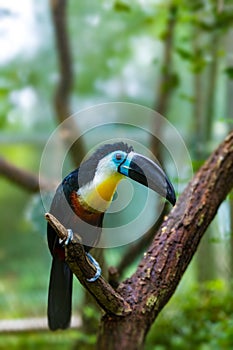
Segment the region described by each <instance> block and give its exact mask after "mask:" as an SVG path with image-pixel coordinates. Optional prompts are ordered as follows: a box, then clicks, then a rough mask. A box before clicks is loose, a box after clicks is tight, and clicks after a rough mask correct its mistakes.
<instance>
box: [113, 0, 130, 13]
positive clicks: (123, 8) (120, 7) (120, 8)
mask: <svg viewBox="0 0 233 350" xmlns="http://www.w3.org/2000/svg"><path fill="white" fill-rule="evenodd" d="M114 10H115V11H117V12H130V11H131V8H130V6H129V5H128V4H126V3H124V2H121V1H116V2H115V4H114Z"/></svg>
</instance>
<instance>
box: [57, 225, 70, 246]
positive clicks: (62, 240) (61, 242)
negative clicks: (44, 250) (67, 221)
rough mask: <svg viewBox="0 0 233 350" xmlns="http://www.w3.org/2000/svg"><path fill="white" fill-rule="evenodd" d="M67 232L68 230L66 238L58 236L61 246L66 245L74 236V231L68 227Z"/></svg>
mask: <svg viewBox="0 0 233 350" xmlns="http://www.w3.org/2000/svg"><path fill="white" fill-rule="evenodd" d="M67 232H68V236H67V238H66V239H61V238H59V243H60V244H62V245H63V246H66V245H68V244H69V243H70V242H71V240H72V239H73V237H74V233H73V231H72V230H71V229H70V228H69V229H67Z"/></svg>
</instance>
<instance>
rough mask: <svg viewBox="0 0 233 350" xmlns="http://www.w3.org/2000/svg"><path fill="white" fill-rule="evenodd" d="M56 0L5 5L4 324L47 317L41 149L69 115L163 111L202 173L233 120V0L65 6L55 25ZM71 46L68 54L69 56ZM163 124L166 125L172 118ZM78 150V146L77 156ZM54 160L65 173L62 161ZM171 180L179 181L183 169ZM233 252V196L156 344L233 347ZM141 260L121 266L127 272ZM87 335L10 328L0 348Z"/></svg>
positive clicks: (113, 259)
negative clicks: (18, 175)
mask: <svg viewBox="0 0 233 350" xmlns="http://www.w3.org/2000/svg"><path fill="white" fill-rule="evenodd" d="M56 3H57V1H51V2H49V1H48V0H47V1H46V0H43V1H40V2H36V1H33V0H22V1H21V2H20V3H18V2H14V1H13V0H12V1H9V2H8V3H7V4H6V3H5V1H0V43H1V53H0V74H1V78H0V101H1V103H0V175H2V176H1V177H0V208H1V216H0V217H1V247H0V262H1V263H0V270H1V282H0V317H1V319H3V320H4V319H13V318H22V319H24V318H28V317H40V316H44V315H45V314H46V303H47V286H48V277H49V269H50V256H49V252H48V249H47V247H46V243H45V232H46V225H45V221H44V218H43V214H44V208H43V206H42V204H41V199H40V194H39V192H38V187H37V183H36V181H37V174H38V173H39V169H40V159H41V155H42V152H43V149H44V146H45V144H46V142H47V140H48V138H49V136H50V134H51V133H52V132H53V130H54V129H55V127H56V126H57V125H58V123H59V122H61V121H62V119H63V118H66V117H67V116H68V114H70V113H72V112H77V111H80V110H82V109H83V108H86V107H90V106H93V105H95V104H97V103H105V102H118V101H122V102H130V103H136V104H141V105H144V106H147V107H150V108H154V109H155V110H157V111H159V112H160V113H161V114H163V115H164V117H165V118H166V119H167V120H169V121H170V122H171V123H172V124H173V125H174V126H175V127H176V129H177V130H178V132H179V133H180V134H181V136H182V137H183V139H184V141H185V144H186V146H187V148H188V150H189V152H190V154H191V158H192V164H193V168H194V171H196V170H197V169H199V167H200V165H202V164H203V162H204V160H205V159H206V158H207V157H208V155H209V154H210V153H211V152H212V151H213V149H214V148H215V147H216V146H217V145H218V144H219V143H220V141H222V140H223V138H224V136H225V135H226V134H227V133H228V132H229V130H232V125H233V112H232V110H233V104H232V103H233V102H232V93H233V83H232V79H233V61H232V57H233V53H232V43H233V31H232V23H233V5H232V2H231V1H230V0H225V1H224V0H218V1H214V0H198V1H195V2H190V1H187V0H173V1H172V0H171V1H156V0H147V1H142V0H134V1H127V0H124V1H121V0H120V1H118V0H102V1H99V2H94V1H91V0H87V1H74V0H69V1H61V3H62V4H63V5H64V11H65V12H64V13H63V15H64V16H63V19H64V21H65V22H64V23H57V27H56V17H54V12H53V10H54V7H53V6H55V4H56ZM62 25H64V28H66V29H67V32H66V36H63V37H62V40H63V44H64V45H67V46H68V47H66V48H65V49H64V48H63V49H62V48H61V47H60V48H59V38H61V33H60V34H59V33H58V32H57V28H59V26H60V29H61V28H62V27H61V26H62ZM62 33H63V34H64V30H63V31H62ZM60 43H61V42H60ZM62 52H63V53H68V56H66V57H62V55H61V54H62ZM64 60H66V65H65V66H63V65H62V64H63V63H64ZM66 68H67V70H66ZM62 79H63V81H62ZM65 84H67V86H66V88H65V92H64V91H62V92H61V91H60V92H59V86H60V87H62V86H63V87H64V85H65ZM59 93H60V95H59ZM59 103H60V105H59ZM61 104H62V107H63V108H62V107H61ZM61 111H62V112H61ZM59 113H60V114H59ZM76 127H77V128H78V126H76ZM155 128H157V129H159V130H160V128H161V132H163V125H155ZM76 131H77V132H79V130H78V129H76ZM127 132H128V130H125V134H127ZM133 137H135V135H134V136H133ZM168 137H169V135H168ZM139 138H140V135H139ZM139 141H140V142H144V144H145V146H147V147H151V149H152V150H153V152H154V154H156V156H157V158H158V159H160V161H162V162H163V164H164V166H165V168H168V169H170V168H169V166H170V165H169V157H168V156H167V154H166V152H165V150H164V149H163V148H162V147H161V149H160V146H159V145H158V144H157V143H156V142H155V140H150V139H146V140H143V141H142V140H140V139H139ZM93 144H95V140H94V139H91V140H90V144H87V143H86V142H83V143H82V144H78V145H76V146H77V148H76V150H77V149H80V147H81V146H82V147H83V149H82V151H81V152H80V154H79V156H80V159H81V158H82V156H81V154H82V155H83V153H84V151H85V150H89V149H90V148H91V146H92V145H93ZM174 147H175V145H174ZM76 150H75V149H74V152H71V159H72V160H73V159H74V157H73V156H72V154H75V152H76ZM6 162H7V164H6ZM71 164H72V163H70V167H72V165H71ZM8 166H16V167H17V169H18V168H20V169H22V170H24V171H27V172H29V173H30V174H31V176H32V177H30V179H31V181H32V186H31V187H29V186H25V184H23V183H21V184H20V183H19V182H18V183H15V181H9V176H8V175H7V171H5V170H4V169H5V168H4V167H8ZM51 166H53V167H54V168H55V169H56V164H52V165H51ZM171 169H172V167H171ZM15 171H16V170H14V171H13V172H14V173H15ZM168 172H169V174H170V171H168ZM171 172H172V171H171ZM30 174H29V176H30ZM33 174H34V175H33ZM170 177H171V178H172V181H173V182H174V183H176V182H178V179H176V174H175V172H174V173H171V174H170ZM11 180H12V179H11ZM13 180H14V179H13ZM189 180H190V178H187V179H186V180H185V181H184V183H183V184H182V186H183V187H184V186H185V185H186V184H187V183H188V181H189ZM33 181H35V182H33ZM28 182H29V180H28ZM178 195H179V193H178ZM129 249H131V247H122V248H119V249H111V250H107V249H106V252H105V257H106V260H107V262H108V264H113V265H119V264H120V257H121V256H122V255H123V254H124V253H125V252H127V254H128V252H129ZM232 251H233V200H232V194H231V195H229V196H228V198H227V199H226V201H225V202H224V203H223V204H222V205H221V207H220V209H219V212H218V215H217V216H216V219H215V220H214V222H213V223H212V224H211V226H210V227H209V230H208V234H207V235H206V236H205V237H204V239H203V241H202V242H201V245H200V249H199V251H198V254H197V256H196V257H195V259H194V260H193V261H192V263H191V265H190V266H189V268H188V270H187V272H186V273H185V276H184V279H183V280H182V282H181V285H180V286H179V288H178V291H177V292H176V294H175V296H174V297H173V298H172V300H171V302H170V303H169V305H168V306H167V307H166V308H165V310H164V312H163V313H162V314H161V316H160V317H159V319H158V321H157V322H156V324H155V326H154V327H153V328H152V330H151V332H150V334H149V337H148V344H147V346H148V349H151V348H153V349H187V347H192V346H193V347H194V348H195V349H222V348H224V349H231V348H232V347H233V343H232V339H233V305H232V298H231V286H232V267H233V259H232V256H233V254H232ZM137 259H138V256H136V261H137ZM135 266H136V265H133V266H130V267H129V268H128V269H124V271H123V276H126V275H129V274H130V273H131V272H132V271H133V270H134V269H135ZM80 295H81V297H80ZM74 296H75V306H74V310H75V312H76V313H78V311H79V309H80V307H81V306H82V300H83V292H82V289H81V287H80V285H79V284H78V283H75V292H74ZM82 311H83V312H84V314H85V317H87V319H88V322H90V323H91V322H93V324H94V326H93V328H94V329H95V328H96V324H97V320H98V318H99V315H98V316H97V315H96V312H95V311H93V309H92V308H91V307H90V306H88V305H87V306H86V307H85V309H84V310H82ZM177 320H178V321H177ZM1 339H2V340H1ZM78 341H79V344H80V343H83V344H84V348H88V346H91V345H92V344H93V343H94V342H95V334H94V333H93V334H92V336H90V335H88V336H87V335H85V334H83V333H82V332H81V331H80V332H79V333H77V332H76V331H72V330H71V331H68V332H65V333H62V334H60V333H58V334H57V333H56V335H55V336H54V335H53V334H52V335H50V334H49V335H48V334H46V333H45V334H43V337H42V335H41V334H32V333H30V334H29V335H27V336H25V335H22V334H16V335H2V336H1V338H0V348H2V349H4V348H20V347H22V348H26V346H28V347H29V348H30V346H35V344H38V348H41V349H42V348H46V346H47V344H48V343H49V342H50V343H51V344H52V345H54V346H56V348H59V347H61V348H64V345H66V346H67V347H68V346H72V345H73V344H74V342H78Z"/></svg>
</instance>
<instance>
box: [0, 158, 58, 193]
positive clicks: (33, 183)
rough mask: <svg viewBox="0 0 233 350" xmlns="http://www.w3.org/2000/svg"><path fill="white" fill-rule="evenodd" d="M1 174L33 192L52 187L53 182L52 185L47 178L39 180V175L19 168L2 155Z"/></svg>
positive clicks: (0, 160)
mask: <svg viewBox="0 0 233 350" xmlns="http://www.w3.org/2000/svg"><path fill="white" fill-rule="evenodd" d="M0 175H1V176H3V177H5V178H6V179H7V180H10V181H12V182H13V183H15V184H16V185H18V186H20V187H22V188H23V189H25V190H27V191H28V192H32V193H36V192H39V191H40V189H42V190H48V189H51V187H52V184H51V185H50V184H49V183H48V182H46V180H42V179H40V181H39V177H38V176H37V175H35V174H32V173H31V172H29V171H26V170H24V169H21V168H18V167H17V166H15V165H13V164H11V163H10V162H8V161H6V160H5V159H4V158H2V157H0Z"/></svg>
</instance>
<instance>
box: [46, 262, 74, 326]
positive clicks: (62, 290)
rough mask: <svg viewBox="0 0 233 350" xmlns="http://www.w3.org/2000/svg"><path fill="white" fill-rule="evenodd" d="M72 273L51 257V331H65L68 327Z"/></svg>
mask: <svg viewBox="0 0 233 350" xmlns="http://www.w3.org/2000/svg"><path fill="white" fill-rule="evenodd" d="M72 281H73V273H72V272H71V270H70V269H69V267H68V265H67V264H66V263H65V262H64V261H62V260H60V259H59V258H58V257H53V262H52V267H51V273H50V283H49V295H48V324H49V328H50V329H51V330H54V331H55V330H57V329H66V328H68V327H69V325H70V319H71V308H72Z"/></svg>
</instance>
